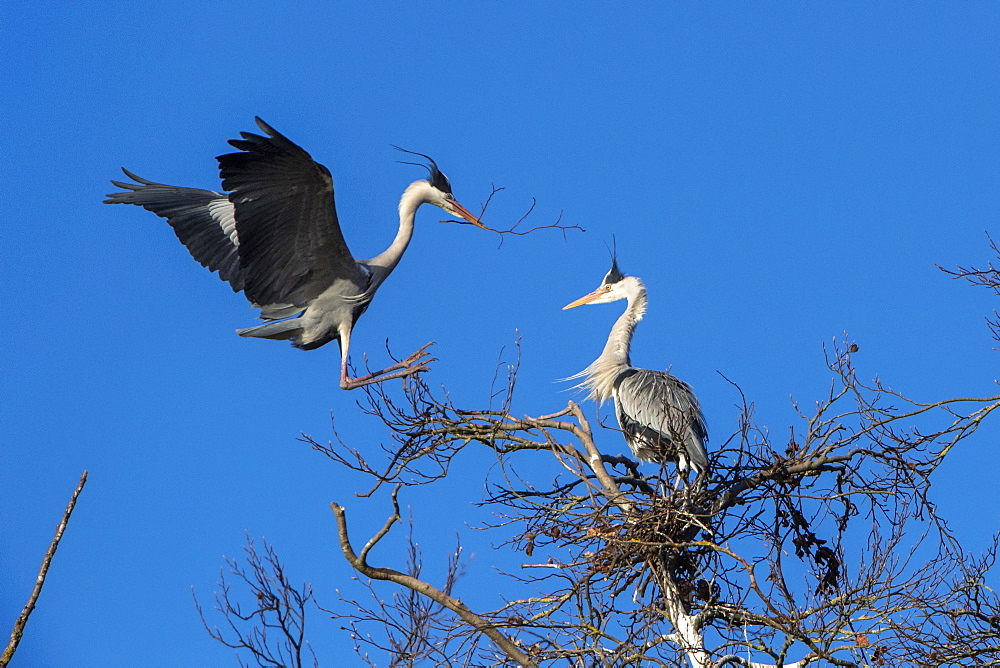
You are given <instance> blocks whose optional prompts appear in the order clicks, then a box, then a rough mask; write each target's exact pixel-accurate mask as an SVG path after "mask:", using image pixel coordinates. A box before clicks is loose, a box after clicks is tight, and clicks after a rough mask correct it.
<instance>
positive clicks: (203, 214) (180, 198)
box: [104, 169, 243, 292]
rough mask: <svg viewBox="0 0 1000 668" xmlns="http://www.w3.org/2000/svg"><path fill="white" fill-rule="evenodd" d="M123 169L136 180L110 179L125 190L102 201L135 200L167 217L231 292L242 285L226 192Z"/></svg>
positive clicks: (199, 260)
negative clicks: (163, 180) (149, 177)
mask: <svg viewBox="0 0 1000 668" xmlns="http://www.w3.org/2000/svg"><path fill="white" fill-rule="evenodd" d="M122 171H123V172H125V175H126V176H128V177H129V178H130V179H132V180H133V181H135V183H126V182H124V181H112V182H111V183H112V185H114V186H116V187H118V188H122V189H124V190H127V191H128V192H119V193H109V194H108V199H106V200H104V203H105V204H135V205H137V206H141V207H142V208H144V209H146V210H147V211H152V212H153V213H155V214H156V215H157V216H161V217H163V218H166V219H167V222H168V223H170V227H172V228H173V229H174V233H175V234H176V235H177V238H178V239H180V240H181V243H182V244H184V245H185V246H186V247H187V249H188V251H189V252H190V253H191V256H192V257H193V258H194V259H195V260H197V261H198V262H200V263H201V265H202V266H203V267H208V268H209V269H210V270H211V271H217V272H219V278H221V279H222V280H224V281H228V282H229V284H230V285H232V286H233V291H234V292H239V291H240V290H242V289H243V270H242V268H241V267H240V256H239V251H238V248H237V247H238V245H239V241H238V239H237V236H236V223H235V221H234V219H233V205H232V204H230V203H229V199H228V198H227V197H226V196H225V195H223V194H222V193H217V192H213V191H211V190H201V189H198V188H179V187H177V186H168V185H164V184H162V183H155V182H153V181H147V180H146V179H143V178H140V177H139V176H136V175H135V174H133V173H132V172H130V171H128V170H127V169H122Z"/></svg>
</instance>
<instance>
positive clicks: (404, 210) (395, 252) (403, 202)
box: [368, 184, 427, 278]
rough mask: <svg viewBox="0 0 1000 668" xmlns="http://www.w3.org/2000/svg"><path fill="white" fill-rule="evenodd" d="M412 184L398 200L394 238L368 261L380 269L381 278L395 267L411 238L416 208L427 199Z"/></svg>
mask: <svg viewBox="0 0 1000 668" xmlns="http://www.w3.org/2000/svg"><path fill="white" fill-rule="evenodd" d="M413 185H416V184H413ZM413 185H411V186H410V187H409V188H407V189H406V192H404V193H403V196H402V197H401V198H400V200H399V231H398V232H396V238H395V239H393V240H392V243H391V244H389V247H388V248H386V249H385V250H384V251H382V252H381V253H379V254H378V255H376V256H375V257H373V258H372V259H371V260H369V261H368V264H369V266H375V267H379V268H380V269H381V272H382V276H383V278H384V277H385V276H388V275H389V274H390V273H391V272H392V270H393V269H395V268H396V265H397V264H399V260H400V258H402V257H403V253H404V252H406V247H407V246H409V245H410V239H412V238H413V220H414V218H416V215H417V209H419V208H420V205H421V204H423V203H424V202H426V201H427V199H426V197H425V196H424V194H423V193H422V192H421V191H420V189H417V188H414V187H413Z"/></svg>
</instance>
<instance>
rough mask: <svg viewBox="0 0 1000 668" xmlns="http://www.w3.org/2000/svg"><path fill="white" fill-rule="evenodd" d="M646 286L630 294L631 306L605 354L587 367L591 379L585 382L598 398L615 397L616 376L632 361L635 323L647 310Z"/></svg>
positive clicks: (615, 327)
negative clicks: (613, 394) (630, 357)
mask: <svg viewBox="0 0 1000 668" xmlns="http://www.w3.org/2000/svg"><path fill="white" fill-rule="evenodd" d="M646 302H647V300H646V288H645V287H644V286H643V285H642V284H641V283H640V284H638V286H637V288H636V290H635V291H634V292H632V293H631V294H629V296H628V307H627V308H626V309H625V312H624V313H622V314H621V316H620V317H619V318H618V320H617V321H616V322H615V325H614V327H612V328H611V334H610V336H608V342H607V343H606V344H604V351H603V352H602V353H601V356H600V357H598V358H597V359H596V360H594V363H593V364H591V365H590V366H589V367H587V371H586V374H587V380H586V381H584V383H583V385H584V386H585V387H587V389H589V390H590V396H591V398H593V399H596V400H598V401H607V400H608V399H610V398H611V396H612V392H613V391H614V388H615V380H616V379H617V378H618V375H619V374H620V373H621V372H622V370H623V369H625V368H627V367H629V366H631V365H632V362H631V360H630V359H629V348H630V347H631V344H632V334H633V333H634V332H635V326H636V325H637V324H639V321H640V320H642V316H643V315H645V313H646Z"/></svg>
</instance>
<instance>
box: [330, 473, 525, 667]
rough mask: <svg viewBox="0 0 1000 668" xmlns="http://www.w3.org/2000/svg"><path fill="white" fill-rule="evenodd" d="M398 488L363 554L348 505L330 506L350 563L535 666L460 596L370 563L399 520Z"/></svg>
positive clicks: (345, 554)
mask: <svg viewBox="0 0 1000 668" xmlns="http://www.w3.org/2000/svg"><path fill="white" fill-rule="evenodd" d="M399 489H400V486H399V485H397V486H396V489H394V490H393V493H392V505H393V514H392V515H390V516H389V518H388V519H387V520H386V522H385V524H384V525H383V526H382V528H381V529H379V531H378V532H377V533H376V534H375V535H374V536H372V537H371V539H369V540H368V542H367V543H366V544H365V546H364V548H363V549H362V550H361V553H360V554H357V553H355V552H354V548H353V547H351V540H350V536H349V535H348V531H347V514H346V511H345V509H344V508H343V507H342V506H340V505H338V504H336V503H331V504H330V508H331V509H332V510H333V513H334V515H335V516H336V518H337V533H338V535H339V537H340V547H341V549H342V550H343V552H344V557H345V558H346V559H347V561H348V563H350V564H351V566H353V567H354V569H355V570H356V571H358V572H359V573H361V574H362V575H364V576H365V577H368V578H371V579H373V580H388V581H389V582H394V583H396V584H398V585H402V586H404V587H406V588H407V589H410V590H412V591H415V592H417V593H419V594H422V595H423V596H426V597H427V598H429V599H431V600H433V601H434V602H435V603H437V604H438V605H441V606H443V607H445V608H447V609H449V610H451V611H452V612H454V613H455V614H456V615H458V616H459V617H460V618H461V619H462V621H464V622H465V623H467V624H469V625H470V626H472V627H473V628H474V629H476V630H477V631H479V632H481V633H483V634H484V635H486V636H487V637H488V638H489V639H490V640H492V641H493V642H494V643H496V645H497V647H499V648H500V649H501V650H502V651H503V652H504V654H506V655H507V656H508V657H510V659H511V660H513V661H516V662H517V663H518V664H520V665H521V666H524V667H525V668H536V666H537V665H538V664H536V663H535V662H534V661H532V660H531V659H530V658H529V657H528V656H527V655H526V654H525V653H524V652H522V651H521V650H520V649H519V648H518V647H517V645H515V644H514V642H512V641H511V640H510V639H509V638H508V637H507V636H505V635H504V634H503V633H501V632H500V631H499V630H498V625H497V624H494V623H492V622H490V621H487V620H486V619H484V618H483V617H481V616H479V615H477V614H475V613H474V612H472V611H471V610H470V609H469V608H468V606H466V605H465V604H464V603H462V602H461V601H460V600H458V599H456V598H452V597H451V596H449V595H448V594H446V593H445V592H443V591H441V590H440V589H437V588H436V587H434V586H433V585H431V584H429V583H427V582H424V581H422V580H420V579H418V578H416V577H413V576H412V575H408V574H406V573H401V572H399V571H397V570H393V569H391V568H380V567H374V566H370V565H369V564H368V561H367V556H368V553H369V552H370V551H371V549H372V548H374V547H375V545H377V544H378V542H379V541H380V540H382V538H384V537H385V536H386V534H388V533H389V530H390V529H391V528H392V525H393V524H395V523H396V522H398V521H400V518H399V501H398V498H397V495H398V493H399Z"/></svg>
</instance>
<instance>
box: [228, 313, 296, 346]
mask: <svg viewBox="0 0 1000 668" xmlns="http://www.w3.org/2000/svg"><path fill="white" fill-rule="evenodd" d="M236 333H237V334H239V335H240V336H252V337H254V338H258V339H275V340H279V341H287V340H289V339H297V338H298V337H299V335H300V334H302V321H301V320H299V318H288V319H287V320H278V321H276V322H269V323H267V324H266V325H258V326H257V327H247V328H246V329H237V330H236Z"/></svg>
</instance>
